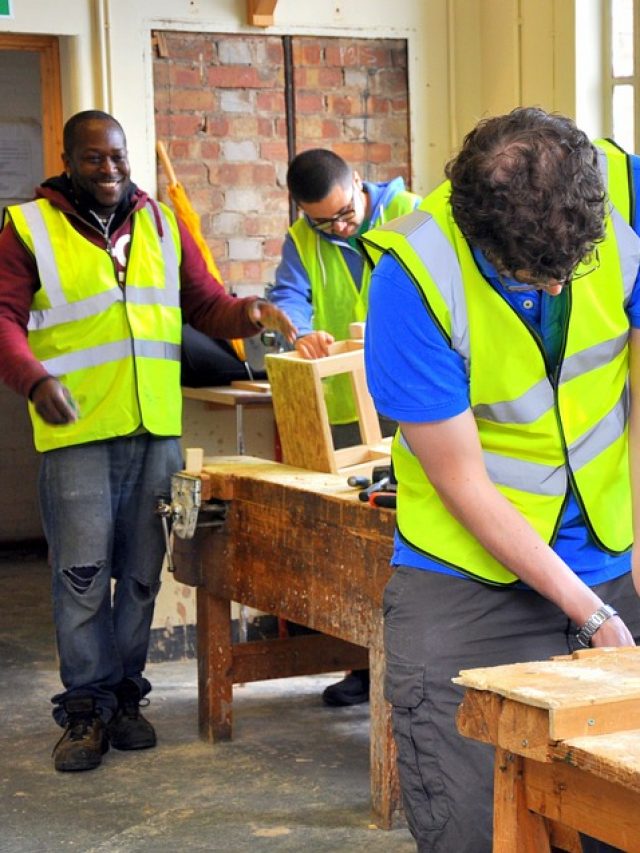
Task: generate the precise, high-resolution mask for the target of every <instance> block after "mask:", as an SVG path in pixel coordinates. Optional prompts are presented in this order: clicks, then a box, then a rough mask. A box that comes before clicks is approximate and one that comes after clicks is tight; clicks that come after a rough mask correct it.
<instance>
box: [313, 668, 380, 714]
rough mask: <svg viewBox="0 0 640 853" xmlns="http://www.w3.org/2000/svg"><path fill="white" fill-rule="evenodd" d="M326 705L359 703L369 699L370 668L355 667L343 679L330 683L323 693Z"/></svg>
mask: <svg viewBox="0 0 640 853" xmlns="http://www.w3.org/2000/svg"><path fill="white" fill-rule="evenodd" d="M322 701H323V702H324V703H325V705H331V706H332V707H335V706H339V705H359V704H360V703H361V702H368V701H369V670H368V669H354V670H353V672H350V673H349V675H346V676H345V677H344V678H343V679H342V681H338V682H337V683H336V684H330V685H329V686H328V687H327V688H326V689H325V691H324V693H323V694H322Z"/></svg>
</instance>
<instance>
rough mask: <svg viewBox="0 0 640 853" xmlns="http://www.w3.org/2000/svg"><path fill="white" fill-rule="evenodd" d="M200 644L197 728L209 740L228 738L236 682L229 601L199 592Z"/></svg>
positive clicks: (198, 638)
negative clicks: (234, 681)
mask: <svg viewBox="0 0 640 853" xmlns="http://www.w3.org/2000/svg"><path fill="white" fill-rule="evenodd" d="M196 608H197V627H196V636H197V643H198V728H199V731H200V736H201V737H202V738H203V739H204V740H207V741H209V742H211V743H212V742H214V741H218V740H229V739H230V738H231V726H232V699H233V682H232V679H231V677H230V673H231V669H232V652H231V615H230V612H231V611H230V602H229V601H225V600H224V599H221V598H217V597H216V596H213V595H210V594H209V593H208V592H207V591H206V590H205V589H202V588H200V589H198V590H197V593H196Z"/></svg>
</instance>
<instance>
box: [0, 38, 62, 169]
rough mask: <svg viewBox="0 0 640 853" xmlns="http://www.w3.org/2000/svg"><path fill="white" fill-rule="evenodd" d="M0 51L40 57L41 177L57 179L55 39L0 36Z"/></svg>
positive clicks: (59, 147) (59, 94)
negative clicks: (27, 53)
mask: <svg viewBox="0 0 640 853" xmlns="http://www.w3.org/2000/svg"><path fill="white" fill-rule="evenodd" d="M0 50H16V51H19V50H22V51H29V52H31V53H38V54H39V55H40V91H41V111H42V155H43V166H44V176H45V177H49V176H50V175H57V174H58V173H59V172H60V171H61V170H62V163H61V159H60V155H61V153H62V92H61V85H60V50H59V45H58V37H57V36H38V35H17V34H13V33H0Z"/></svg>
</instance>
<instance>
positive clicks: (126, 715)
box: [107, 678, 156, 749]
mask: <svg viewBox="0 0 640 853" xmlns="http://www.w3.org/2000/svg"><path fill="white" fill-rule="evenodd" d="M115 694H116V696H117V697H118V710H117V711H116V713H115V714H114V715H113V717H112V719H111V720H109V723H108V724H107V732H108V734H109V742H110V743H111V746H113V747H115V748H116V749H149V747H151V746H155V745H156V733H155V730H154V728H153V726H152V725H151V723H150V722H149V720H146V719H145V718H144V717H143V716H142V714H141V713H140V702H141V701H143V700H142V696H141V695H140V690H139V689H138V687H137V685H136V684H135V682H133V681H131V680H130V679H129V678H125V679H124V681H121V682H120V684H119V685H118V686H117V687H116V689H115ZM144 702H145V704H148V700H144Z"/></svg>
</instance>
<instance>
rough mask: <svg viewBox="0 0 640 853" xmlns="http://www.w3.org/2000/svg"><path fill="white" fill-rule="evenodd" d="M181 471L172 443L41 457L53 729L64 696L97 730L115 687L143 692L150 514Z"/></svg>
mask: <svg viewBox="0 0 640 853" xmlns="http://www.w3.org/2000/svg"><path fill="white" fill-rule="evenodd" d="M181 468H182V454H181V451H180V445H179V442H178V439H175V438H169V439H167V438H155V437H153V436H150V435H148V434H143V435H136V436H131V437H127V438H116V439H113V440H110V441H101V442H96V443H93V444H86V445H77V446H74V447H66V448H62V449H60V450H51V451H48V452H46V453H44V454H43V458H42V464H41V469H40V482H39V492H40V508H41V513H42V519H43V524H44V530H45V535H46V538H47V542H48V544H49V555H50V561H51V569H52V576H53V577H52V594H53V612H54V621H55V626H56V639H57V644H58V654H59V657H60V677H61V679H62V683H63V685H64V688H65V690H64V691H63V692H62V693H58V694H57V695H56V696H54V697H53V698H52V700H51V701H52V702H53V703H54V706H55V707H54V711H53V716H54V719H55V720H56V722H57V723H59V724H60V725H62V726H64V725H65V722H66V713H65V707H64V703H65V701H66V700H67V699H69V698H71V697H72V696H73V697H80V696H91V697H93V698H94V699H95V702H96V708H97V710H98V712H99V713H100V714H101V716H102V718H103V720H105V722H107V721H108V720H109V719H110V718H111V716H112V714H113V713H114V711H115V709H116V707H117V701H116V697H115V694H114V692H113V691H114V688H115V687H117V685H118V684H119V683H120V682H121V681H122V679H123V678H130V679H131V680H133V681H134V682H135V683H136V684H137V685H138V687H139V688H140V690H141V694H142V695H145V694H146V693H148V692H149V690H150V689H151V685H150V684H149V682H148V681H147V679H146V678H144V677H143V675H142V672H143V670H144V667H145V663H146V658H147V650H148V645H149V634H150V630H151V620H152V617H153V608H154V604H155V600H156V596H157V594H158V591H159V589H160V571H161V569H162V559H163V554H164V539H163V535H162V526H161V521H160V518H159V516H157V515H156V514H155V507H156V502H157V499H158V498H160V497H164V498H166V497H168V495H169V492H170V480H171V474H173V473H175V472H176V471H179V470H180V469H181ZM112 579H113V580H114V584H113V587H112Z"/></svg>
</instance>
